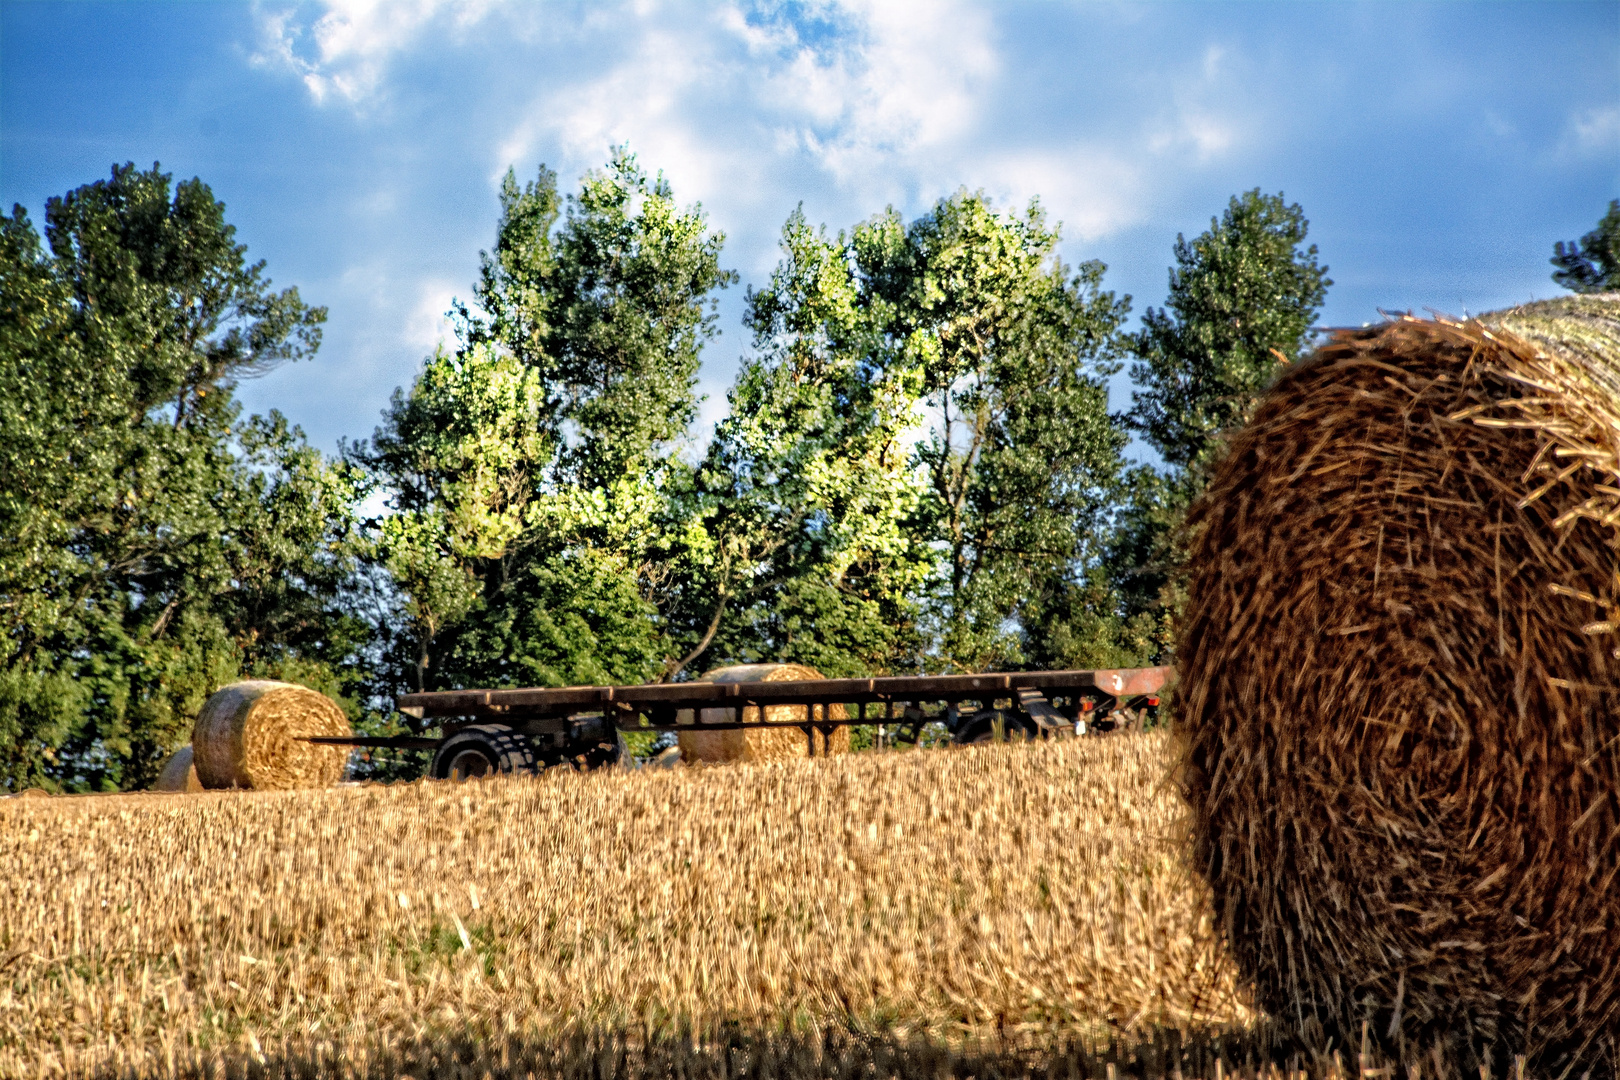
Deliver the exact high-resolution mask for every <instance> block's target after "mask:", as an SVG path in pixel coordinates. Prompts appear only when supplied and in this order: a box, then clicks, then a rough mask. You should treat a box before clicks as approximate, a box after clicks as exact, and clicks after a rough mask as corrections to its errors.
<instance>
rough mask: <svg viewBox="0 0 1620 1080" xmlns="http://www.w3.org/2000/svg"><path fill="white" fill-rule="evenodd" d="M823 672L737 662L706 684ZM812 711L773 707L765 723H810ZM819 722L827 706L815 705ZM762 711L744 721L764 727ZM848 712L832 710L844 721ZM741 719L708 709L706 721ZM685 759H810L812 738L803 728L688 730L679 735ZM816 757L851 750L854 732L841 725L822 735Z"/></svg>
mask: <svg viewBox="0 0 1620 1080" xmlns="http://www.w3.org/2000/svg"><path fill="white" fill-rule="evenodd" d="M821 677H822V676H821V672H819V671H817V670H816V669H815V668H812V667H805V666H804V665H803V664H734V665H732V666H730V667H720V668H715V669H714V670H713V671H709V672H707V673H705V674H704V676H703V679H702V681H703V682H719V683H742V682H789V681H794V680H798V679H819V678H821ZM811 708H812V707H811V706H806V705H767V706H765V720H766V721H767V722H769V723H774V724H781V723H794V724H802V723H806V722H807V721H808V720H810V719H811V718H810V717H809V716H808V713H809V711H810V709H811ZM814 709H815V713H816V715H815V719H818V720H819V719H821V717H822V712H821V709H822V706H819V705H817V706H814ZM759 712H760V711H759V708H758V707H757V706H756V707H753V708H748V709H744V710H743V722H744V723H758V722H759V720H760V715H759ZM846 715H847V714H846V713H845V712H844V707H843V706H842V705H831V706H827V713H826V716H827V718H828V719H830V720H842V719H844V718H845V716H846ZM735 719H736V713H735V712H734V711H733V710H731V709H704V710H703V714H702V717H701V722H702V723H706V724H723V723H726V722H728V721H731V720H735ZM680 720H681V722H683V723H688V724H689V723H691V722H692V714H691V710H682V712H681V715H680ZM678 738H679V740H680V747H681V760H682V761H684V762H688V763H690V762H697V761H708V762H714V761H776V760H779V759H781V758H795V757H808V756H809V754H810V739H809V738H808V737H806V735H805V734H804V732H803V731H801V730H800V729H799V728H796V727H792V728H781V729H776V730H773V729H771V728H738V729H733V730H730V731H682V732H680V733H679V734H678ZM814 738H815V742H816V756H817V757H820V756H821V755H822V754H824V753H831V754H842V753H844V752H846V751H847V750H849V728H848V727H847V726H844V725H840V726H838V727H835V728H833V729H832V733H831V734H830V735H824V734H823V733H822V732H821V731H819V730H818V731H816V733H815V735H814Z"/></svg>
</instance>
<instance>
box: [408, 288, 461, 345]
mask: <svg viewBox="0 0 1620 1080" xmlns="http://www.w3.org/2000/svg"><path fill="white" fill-rule="evenodd" d="M456 295H457V289H456V286H455V284H454V283H453V282H450V281H446V280H443V279H439V278H430V279H428V280H425V281H419V282H417V283H416V302H415V303H414V304H412V305H411V310H410V314H409V315H407V316H406V318H405V324H404V326H403V327H401V330H400V341H401V342H402V343H403V344H404V345H406V346H408V347H410V348H414V349H415V350H416V351H417V352H418V353H421V354H424V355H425V354H427V353H430V352H432V351H433V350H434V349H435V348H437V347H438V346H439V345H440V344H441V343H453V342H454V340H455V328H454V327H453V326H452V325H451V323H450V320H449V319H448V318H447V317H446V315H445V313H446V312H447V311H449V310H450V303H451V301H452V300H454V299H455V297H456Z"/></svg>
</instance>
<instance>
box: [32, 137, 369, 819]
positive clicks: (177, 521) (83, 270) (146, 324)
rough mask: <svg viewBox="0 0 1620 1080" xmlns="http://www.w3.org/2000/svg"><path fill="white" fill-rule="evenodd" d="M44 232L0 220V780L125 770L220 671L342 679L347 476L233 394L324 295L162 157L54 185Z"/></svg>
mask: <svg viewBox="0 0 1620 1080" xmlns="http://www.w3.org/2000/svg"><path fill="white" fill-rule="evenodd" d="M46 239H47V241H48V244H49V250H48V251H47V250H45V249H44V248H42V247H41V245H40V243H39V237H38V235H37V234H36V233H35V232H34V230H33V227H32V225H31V224H30V222H29V221H28V218H27V215H26V214H25V213H24V212H23V211H22V209H21V208H20V207H19V208H16V209H14V210H13V213H12V216H11V217H10V218H9V219H6V220H5V222H4V225H3V226H0V400H4V401H5V402H6V403H7V407H6V409H5V410H4V411H3V412H0V492H3V494H0V630H3V633H4V636H3V638H0V667H3V671H0V742H3V743H4V760H5V762H6V766H5V774H4V777H3V781H0V782H4V783H5V784H7V785H9V786H13V787H15V786H18V785H20V784H25V783H36V782H43V783H46V784H48V785H53V786H59V787H73V788H86V787H92V788H98V787H131V786H139V785H142V784H144V783H146V782H148V781H149V780H150V779H151V778H152V777H153V776H154V774H155V771H156V769H157V767H158V765H159V764H160V763H161V760H162V758H163V756H164V755H165V754H167V753H168V752H169V751H171V750H172V749H173V748H174V747H175V746H176V745H177V744H179V743H182V742H184V741H185V740H186V738H187V737H188V736H189V731H190V724H191V719H192V717H193V716H194V715H195V712H196V710H197V708H198V707H200V705H201V703H202V701H203V699H204V698H205V697H206V696H207V695H208V694H209V693H211V692H212V691H213V689H215V688H216V687H217V685H218V684H219V683H220V682H224V681H228V680H230V679H232V678H235V677H237V676H238V675H239V674H240V673H244V672H260V673H276V672H279V673H283V674H288V675H294V676H297V677H299V678H301V679H302V680H303V681H308V682H312V683H315V684H317V685H320V686H321V687H322V688H323V689H330V690H340V689H342V687H343V685H344V680H345V678H347V677H348V676H349V675H351V674H352V670H351V667H350V665H351V661H352V658H353V655H354V651H355V649H356V648H357V646H358V644H359V639H358V637H357V634H358V626H357V625H356V624H355V622H354V620H352V619H348V618H346V617H345V616H343V615H342V614H341V613H340V606H341V601H340V597H341V594H342V592H343V589H344V587H345V583H346V581H347V564H346V555H345V550H346V549H345V544H346V543H347V539H348V538H347V529H348V520H349V519H348V505H349V499H350V497H351V495H352V492H351V489H350V487H349V485H348V483H347V482H346V480H345V478H344V477H343V476H342V475H341V474H340V473H339V472H336V471H334V470H332V469H331V468H329V467H328V466H327V465H326V463H325V462H324V461H322V460H321V458H320V455H319V454H318V453H316V452H314V451H312V450H310V449H309V448H308V447H307V446H305V445H304V444H303V441H302V436H301V435H300V434H299V433H297V432H296V431H295V430H293V429H290V428H289V427H288V426H287V424H286V423H285V421H284V420H282V419H281V418H280V417H279V416H276V415H274V414H272V416H271V417H269V418H268V419H261V418H258V417H252V418H246V419H244V418H243V417H242V415H241V410H240V407H239V406H238V405H237V404H236V402H235V401H234V398H233V395H232V391H233V388H234V386H235V383H236V380H238V379H240V378H244V377H248V376H251V375H254V374H257V373H260V372H262V371H265V370H268V369H269V368H271V367H273V366H275V365H276V364H279V363H282V362H286V361H288V360H295V359H299V358H303V357H307V356H309V355H312V354H313V352H314V350H315V348H316V347H317V346H318V344H319V340H320V330H319V328H320V324H321V322H322V321H323V320H324V318H325V312H324V310H322V309H319V308H310V307H308V306H306V305H304V304H303V302H302V301H301V300H300V299H299V297H298V293H297V291H296V290H295V289H288V290H284V291H282V292H279V293H277V292H272V291H271V290H270V283H269V281H268V280H266V279H265V278H264V275H263V264H262V263H257V264H252V265H250V264H248V263H247V261H246V258H245V255H246V250H245V248H244V247H243V246H242V245H240V244H238V243H237V242H236V241H235V238H234V230H233V228H232V227H231V226H229V225H228V224H226V223H225V219H224V206H223V204H221V203H219V202H218V201H217V200H215V199H214V197H213V195H212V193H211V192H210V191H209V189H208V188H207V187H206V185H204V184H202V183H201V181H198V180H191V181H187V182H185V183H182V184H180V185H178V186H173V187H171V179H170V177H169V176H167V175H165V174H163V173H161V172H160V171H159V170H158V168H157V167H156V166H154V167H153V168H152V169H151V170H150V171H146V172H141V171H138V170H136V169H135V168H134V167H133V166H128V165H126V166H120V167H115V168H114V169H113V172H112V176H111V178H110V179H109V180H104V181H99V182H97V183H94V184H89V185H86V186H84V187H81V188H78V189H75V190H74V191H72V192H70V193H68V194H67V195H66V196H64V197H62V198H57V199H52V200H50V201H49V202H48V203H47V207H46Z"/></svg>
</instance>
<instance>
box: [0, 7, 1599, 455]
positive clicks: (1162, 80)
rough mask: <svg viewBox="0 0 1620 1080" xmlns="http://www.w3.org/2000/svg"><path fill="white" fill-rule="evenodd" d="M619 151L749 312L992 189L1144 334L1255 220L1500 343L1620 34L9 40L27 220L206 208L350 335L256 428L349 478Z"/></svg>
mask: <svg viewBox="0 0 1620 1080" xmlns="http://www.w3.org/2000/svg"><path fill="white" fill-rule="evenodd" d="M619 142H628V143H629V144H630V146H631V147H632V148H633V149H634V150H635V151H637V153H638V154H639V155H640V157H641V159H642V161H643V163H644V164H646V165H648V166H649V167H651V168H654V169H662V170H664V172H665V173H666V174H667V175H668V176H669V178H670V180H671V182H672V184H673V185H674V188H675V193H676V196H677V198H679V199H680V200H681V201H683V202H689V201H701V202H702V204H703V206H704V207H705V209H706V210H707V211H708V213H709V215H710V218H711V220H712V222H713V223H714V224H715V225H716V226H717V227H719V228H721V229H723V230H724V231H725V232H726V234H727V236H728V241H727V245H726V256H725V261H726V263H727V265H729V266H730V267H732V268H735V269H736V270H738V271H739V272H740V273H741V275H742V278H743V281H744V283H745V284H746V283H748V282H760V281H762V280H763V279H764V278H765V276H766V275H767V274H768V273H769V271H770V268H771V266H772V264H773V263H774V261H775V259H776V237H777V233H778V231H779V230H780V228H781V225H782V222H783V221H784V219H785V218H786V217H787V215H788V213H789V212H790V211H791V210H792V209H793V208H794V207H795V206H796V205H798V204H800V203H801V202H802V203H803V205H804V208H805V212H806V213H807V214H808V216H809V217H810V218H811V220H813V221H821V222H825V223H827V224H829V225H830V226H832V227H834V228H837V227H844V226H848V225H850V224H852V223H854V222H856V221H858V220H861V219H863V218H866V217H868V216H870V215H871V214H873V213H875V212H877V211H879V210H881V209H883V207H884V206H885V205H889V204H892V205H894V206H896V207H898V208H900V209H901V210H902V211H903V212H904V213H906V215H907V216H908V217H909V216H912V215H915V214H916V213H918V212H920V211H922V210H924V209H926V208H927V206H928V205H929V204H930V203H931V202H932V201H933V200H934V199H935V198H937V197H939V196H941V195H943V194H947V193H949V192H950V191H952V190H954V189H956V188H957V187H959V186H963V185H965V186H967V187H970V188H983V189H985V190H986V191H988V192H989V193H991V194H992V195H994V196H996V197H997V198H998V199H1000V200H1003V201H1004V202H1005V203H1009V204H1010V203H1023V202H1025V201H1026V200H1028V199H1029V198H1030V197H1032V196H1037V195H1038V196H1040V198H1041V199H1042V201H1043V202H1044V203H1045V205H1046V206H1047V207H1048V209H1049V210H1050V211H1051V213H1052V216H1053V217H1055V218H1057V219H1058V220H1060V221H1061V222H1063V225H1064V236H1065V244H1064V255H1065V257H1066V258H1068V259H1069V260H1070V261H1071V262H1074V261H1079V260H1081V259H1086V258H1099V259H1102V260H1103V261H1104V262H1106V263H1107V264H1108V266H1109V272H1108V277H1107V281H1108V283H1109V286H1110V287H1112V288H1114V289H1115V290H1117V291H1119V292H1124V293H1129V294H1131V295H1132V297H1133V298H1134V301H1133V302H1134V308H1135V310H1136V312H1137V313H1138V314H1140V312H1141V310H1142V309H1143V308H1144V307H1145V306H1147V305H1149V304H1152V305H1158V304H1161V303H1162V302H1163V300H1164V293H1165V278H1166V269H1167V267H1168V265H1169V263H1170V260H1171V246H1172V244H1173V243H1174V241H1175V237H1176V234H1177V233H1186V234H1188V235H1192V234H1194V233H1197V232H1199V231H1201V230H1202V229H1204V228H1205V227H1207V225H1208V223H1209V219H1210V217H1211V216H1212V215H1214V214H1217V213H1219V212H1220V210H1221V209H1222V208H1223V207H1224V205H1225V203H1226V200H1227V199H1228V198H1229V197H1230V196H1231V195H1232V194H1233V193H1235V192H1238V191H1243V190H1247V189H1249V188H1253V187H1256V186H1258V187H1261V188H1263V189H1264V190H1266V191H1268V192H1275V191H1282V192H1284V193H1285V194H1286V195H1287V196H1288V197H1289V199H1290V200H1296V201H1298V202H1300V203H1301V204H1302V205H1303V206H1304V208H1305V211H1306V213H1307V215H1308V217H1309V218H1310V221H1311V239H1312V240H1313V241H1314V242H1315V243H1316V244H1318V245H1319V247H1320V248H1321V256H1322V259H1323V261H1324V262H1326V263H1327V264H1328V266H1329V267H1330V268H1331V276H1332V278H1333V279H1334V281H1335V282H1336V284H1335V285H1334V286H1333V288H1332V290H1331V291H1330V293H1329V297H1328V302H1327V306H1326V308H1325V310H1324V312H1323V315H1322V321H1323V323H1324V324H1328V325H1348V324H1360V323H1363V322H1366V321H1369V320H1372V319H1376V318H1377V317H1378V309H1379V308H1384V309H1386V310H1389V309H1400V310H1405V309H1413V310H1421V309H1423V308H1425V307H1432V308H1436V309H1440V310H1443V311H1447V312H1451V313H1459V314H1460V313H1462V312H1464V311H1482V310H1488V309H1490V308H1493V307H1499V306H1502V305H1506V304H1509V303H1514V302H1518V301H1523V300H1529V299H1532V298H1535V297H1541V296H1548V295H1553V294H1555V293H1557V292H1558V291H1559V290H1558V289H1557V287H1556V286H1554V285H1553V284H1552V282H1551V280H1550V279H1549V273H1550V271H1551V267H1549V265H1548V263H1547V258H1548V256H1549V255H1550V254H1551V248H1552V245H1553V242H1554V241H1556V240H1571V239H1574V238H1576V237H1578V236H1580V235H1581V234H1583V233H1585V232H1586V231H1588V230H1590V229H1591V228H1592V227H1593V225H1594V224H1595V223H1596V221H1597V219H1598V217H1599V216H1601V214H1602V213H1603V210H1604V208H1605V206H1606V205H1607V203H1608V200H1609V199H1611V198H1614V197H1616V196H1620V3H1615V2H1613V0H1608V2H1593V3H1569V4H1560V3H1532V4H1509V3H1486V4H1466V3H1440V4H1430V5H1423V4H1396V3H1368V4H1355V3H1342V4H1340V3H1295V4H1289V3H1160V4H1116V3H1087V4H1067V5H1065V4H1057V3H1039V4H1011V3H973V2H970V0H938V2H935V3H929V4H913V3H903V2H890V3H857V2H849V3H831V2H829V3H817V2H794V3H782V4H771V3H763V2H761V3H737V4H725V3H710V4H682V3H661V2H657V0H634V2H629V3H623V4H613V3H607V2H602V3H591V4H570V3H547V4H538V3H502V2H499V0H467V2H453V0H397V2H392V3H374V2H369V0H327V2H320V3H297V4H293V3H276V2H263V3H257V4H242V5H233V4H224V3H180V4H157V3H125V4H105V5H104V4H92V3H71V4H50V3H17V2H4V3H0V200H3V202H4V204H5V205H6V206H9V205H10V204H11V203H13V202H20V203H22V204H23V205H24V206H25V207H27V208H28V210H29V211H30V212H31V213H32V214H33V215H34V217H35V220H36V222H38V221H39V220H40V218H41V215H42V208H43V205H44V201H45V199H46V198H47V197H48V196H50V195H53V194H60V193H62V192H65V191H67V190H68V189H70V188H72V187H75V186H77V185H79V184H83V183H88V182H90V181H93V180H96V179H100V178H102V177H105V176H106V175H107V173H108V171H109V167H110V166H111V164H112V163H113V162H123V161H134V162H136V163H137V164H139V165H142V166H143V167H144V166H148V165H150V164H151V163H152V162H153V161H160V162H161V163H162V164H163V167H164V168H165V170H167V171H170V172H173V173H174V174H175V175H176V176H177V177H181V178H185V177H191V176H200V177H202V179H203V180H205V181H206V182H207V183H208V184H210V185H211V186H212V188H213V190H214V192H215V194H216V195H217V196H218V197H219V198H221V199H222V200H224V201H225V203H226V204H227V206H228V210H227V216H228V218H229V220H230V221H231V222H232V223H233V224H235V225H236V226H237V229H238V235H239V238H240V239H241V240H242V241H244V242H245V243H247V244H248V246H249V252H250V255H251V256H252V257H255V258H263V259H265V260H267V261H268V264H269V265H268V272H269V274H270V276H271V277H272V278H273V279H274V280H275V282H276V283H277V284H278V285H288V284H295V285H297V286H298V287H299V289H300V291H301V292H302V293H303V295H304V296H305V298H306V299H308V300H309V301H311V302H314V303H320V304H325V305H326V306H327V307H328V308H330V311H331V315H330V321H329V323H328V325H327V331H326V339H325V344H324V346H323V348H322V350H321V354H320V356H319V357H318V358H317V359H316V360H314V361H312V362H309V363H303V364H297V365H292V366H289V367H285V368H283V369H281V370H279V371H277V372H275V373H272V374H271V375H269V376H266V377H264V378H261V379H258V380H255V381H253V382H250V383H248V384H246V385H244V386H243V388H242V391H241V396H242V398H243V399H244V400H245V401H246V402H247V404H248V406H249V407H250V408H252V409H255V410H259V411H263V410H265V409H268V408H271V407H276V408H280V409H281V410H282V411H283V412H285V413H287V414H288V415H289V416H290V417H291V418H292V419H293V420H294V421H296V422H298V423H299V424H301V425H302V426H303V427H304V428H305V430H306V431H307V432H308V433H309V435H310V437H311V439H312V440H313V441H314V442H316V443H317V444H318V445H320V446H322V447H324V448H326V449H332V448H333V447H335V445H336V443H337V440H338V439H339V438H340V437H344V436H348V437H351V438H352V437H359V436H364V435H368V434H369V433H370V432H371V431H372V429H373V428H374V427H375V425H376V422H377V416H378V412H379V410H380V409H381V408H382V407H383V406H384V405H385V404H386V402H387V399H388V396H389V394H390V393H391V392H392V390H393V388H394V387H395V386H398V385H400V384H402V383H406V382H408V381H409V380H410V378H411V376H412V374H413V372H414V371H415V369H416V368H417V366H418V365H419V364H420V362H421V359H422V357H423V356H424V355H426V354H427V353H428V352H429V351H431V349H432V347H433V344H434V342H435V341H436V340H438V339H439V338H440V337H441V336H443V335H445V334H446V333H447V327H446V326H445V324H444V323H443V321H442V318H441V316H442V313H443V312H444V311H445V310H446V308H448V306H449V301H450V299H451V297H452V296H456V295H461V296H466V295H468V294H469V292H470V289H469V286H470V283H471V281H472V279H473V276H474V272H475V269H476V266H477V258H478V251H479V249H480V248H482V247H487V246H488V245H489V244H490V242H491V240H492V239H493V234H494V225H495V216H496V210H497V207H496V198H495V190H496V185H497V183H498V182H499V179H500V176H501V174H502V173H504V172H505V170H506V168H507V167H508V166H515V167H516V169H517V171H518V173H519V175H520V177H522V178H529V177H532V175H533V174H534V171H535V169H536V167H537V166H538V165H539V164H540V163H541V162H544V163H546V164H548V165H550V166H552V167H553V168H555V169H557V170H558V172H559V173H560V174H561V176H562V179H563V182H564V184H565V186H572V185H573V184H574V183H575V182H577V179H578V177H579V176H580V174H581V173H583V172H584V171H585V170H587V169H589V168H592V167H595V166H598V165H600V164H601V163H602V162H603V161H605V160H606V157H607V154H608V149H609V147H610V146H611V145H613V144H615V143H619ZM742 291H743V290H742V289H741V288H737V289H733V290H730V292H729V294H728V295H727V297H726V299H725V302H724V304H723V306H722V314H723V318H724V330H725V334H724V336H723V337H722V338H721V339H720V340H718V341H717V342H715V343H714V344H713V345H712V346H711V347H710V349H709V350H708V352H707V353H706V359H705V363H704V371H703V390H704V391H705V392H706V393H707V394H708V395H709V397H710V401H709V403H708V405H707V407H706V410H705V416H706V418H707V419H708V420H709V421H712V420H713V419H714V418H715V417H716V416H717V415H718V414H719V413H720V412H722V411H723V410H724V407H725V390H726V387H727V386H728V385H729V383H730V381H731V378H732V376H733V374H734V372H735V370H736V365H737V359H738V357H739V355H740V354H741V353H742V352H743V351H744V350H745V349H746V347H747V341H746V339H745V337H744V335H743V333H742V331H741V329H740V326H739V317H740V314H741V303H742ZM1118 390H1119V393H1117V394H1116V398H1115V407H1116V408H1119V407H1123V406H1125V405H1126V404H1127V403H1128V402H1127V400H1125V394H1126V389H1125V387H1123V386H1120V387H1119V388H1118Z"/></svg>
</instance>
